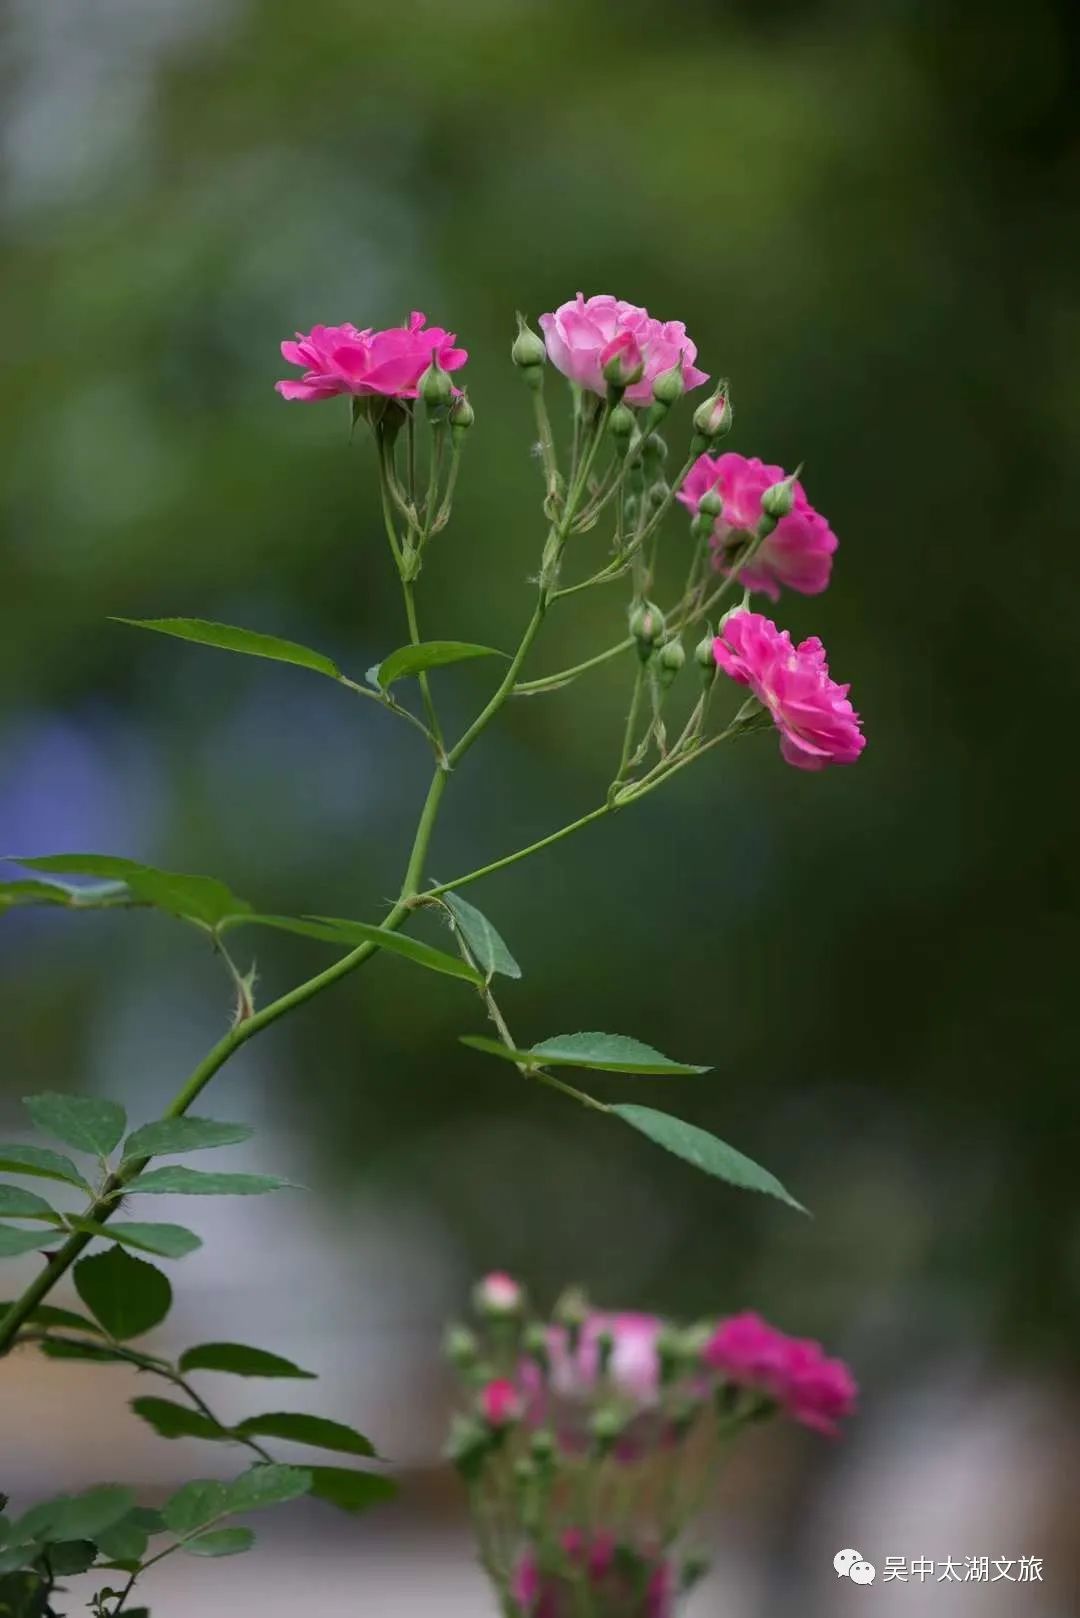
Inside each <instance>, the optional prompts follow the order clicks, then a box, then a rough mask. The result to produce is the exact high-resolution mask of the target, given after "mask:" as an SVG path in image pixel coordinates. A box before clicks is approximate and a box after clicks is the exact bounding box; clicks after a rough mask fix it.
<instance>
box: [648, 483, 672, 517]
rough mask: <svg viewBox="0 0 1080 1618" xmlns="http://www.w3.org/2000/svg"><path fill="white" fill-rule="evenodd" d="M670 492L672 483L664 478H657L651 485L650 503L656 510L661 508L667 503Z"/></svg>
mask: <svg viewBox="0 0 1080 1618" xmlns="http://www.w3.org/2000/svg"><path fill="white" fill-rule="evenodd" d="M670 494H671V484H670V483H668V482H667V481H666V480H665V479H664V478H657V480H656V482H655V483H651V484H650V485H649V504H650V505H651V506H652V507H653V509H654V510H659V508H660V507H661V506H662V505H665V504H666V503H667V499H668V496H669V495H670Z"/></svg>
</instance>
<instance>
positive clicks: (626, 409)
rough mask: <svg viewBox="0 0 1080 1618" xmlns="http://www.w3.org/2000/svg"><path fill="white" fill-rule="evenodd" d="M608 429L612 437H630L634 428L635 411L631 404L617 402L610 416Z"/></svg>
mask: <svg viewBox="0 0 1080 1618" xmlns="http://www.w3.org/2000/svg"><path fill="white" fill-rule="evenodd" d="M607 430H608V432H609V433H610V434H611V436H612V438H622V439H628V438H629V437H630V434H631V433H632V432H633V430H634V412H633V411H632V410H631V408H630V406H629V405H626V404H617V405H616V406H615V408H614V409H613V410H612V412H611V415H610V416H609V417H608V424H607Z"/></svg>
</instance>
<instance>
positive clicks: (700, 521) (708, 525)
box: [690, 511, 715, 539]
mask: <svg viewBox="0 0 1080 1618" xmlns="http://www.w3.org/2000/svg"><path fill="white" fill-rule="evenodd" d="M714 522H715V518H713V517H710V516H709V513H708V512H707V511H699V512H698V514H697V516H696V517H693V518H691V521H690V532H691V534H693V536H694V538H695V539H708V538H709V535H710V534H711V533H712V531H713V524H714Z"/></svg>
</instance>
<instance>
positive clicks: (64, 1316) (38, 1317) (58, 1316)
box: [0, 1303, 101, 1335]
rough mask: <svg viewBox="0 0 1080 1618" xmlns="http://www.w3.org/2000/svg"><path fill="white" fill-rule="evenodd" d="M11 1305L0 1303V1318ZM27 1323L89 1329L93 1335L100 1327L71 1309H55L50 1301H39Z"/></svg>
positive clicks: (70, 1329)
mask: <svg viewBox="0 0 1080 1618" xmlns="http://www.w3.org/2000/svg"><path fill="white" fill-rule="evenodd" d="M11 1307H12V1305H11V1304H10V1303H0V1320H2V1319H3V1318H4V1316H5V1314H6V1313H7V1311H8V1310H9V1309H10V1308H11ZM29 1323H30V1324H31V1325H34V1326H60V1327H62V1328H63V1329H64V1330H68V1331H89V1332H94V1333H95V1335H100V1333H101V1327H100V1326H99V1325H98V1324H97V1322H96V1321H93V1320H86V1319H84V1317H83V1316H82V1315H77V1314H76V1313H75V1312H74V1310H72V1309H57V1308H56V1307H55V1305H54V1304H51V1303H39V1304H38V1306H37V1308H36V1309H35V1310H34V1312H33V1314H32V1315H30V1317H29Z"/></svg>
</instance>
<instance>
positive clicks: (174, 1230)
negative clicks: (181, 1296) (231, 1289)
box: [69, 1216, 202, 1258]
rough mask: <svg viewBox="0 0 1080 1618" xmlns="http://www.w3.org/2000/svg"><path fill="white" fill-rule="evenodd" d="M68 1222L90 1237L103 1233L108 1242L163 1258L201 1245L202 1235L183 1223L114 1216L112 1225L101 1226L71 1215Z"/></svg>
mask: <svg viewBox="0 0 1080 1618" xmlns="http://www.w3.org/2000/svg"><path fill="white" fill-rule="evenodd" d="M69 1224H70V1225H71V1227H72V1229H73V1230H79V1231H83V1232H84V1233H85V1234H86V1235H88V1236H101V1237H104V1239H105V1240H106V1241H110V1242H119V1243H120V1245H121V1247H134V1248H135V1249H136V1251H138V1252H143V1253H158V1254H160V1256H161V1257H162V1258H186V1256H187V1255H188V1253H194V1252H195V1251H196V1250H197V1249H198V1248H200V1247H201V1246H202V1237H201V1236H196V1234H195V1232H194V1231H193V1230H187V1229H186V1228H185V1227H184V1226H183V1225H158V1224H146V1223H143V1222H142V1221H140V1220H134V1219H127V1220H124V1219H114V1220H113V1221H112V1223H111V1224H108V1225H99V1224H97V1223H96V1222H95V1221H94V1220H93V1219H83V1218H81V1217H78V1216H74V1217H72V1218H71V1219H70V1220H69Z"/></svg>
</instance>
